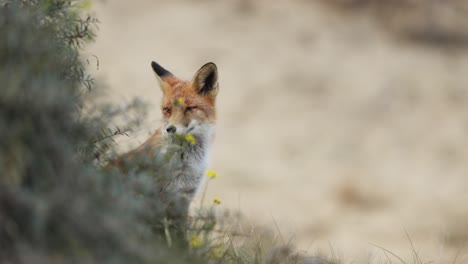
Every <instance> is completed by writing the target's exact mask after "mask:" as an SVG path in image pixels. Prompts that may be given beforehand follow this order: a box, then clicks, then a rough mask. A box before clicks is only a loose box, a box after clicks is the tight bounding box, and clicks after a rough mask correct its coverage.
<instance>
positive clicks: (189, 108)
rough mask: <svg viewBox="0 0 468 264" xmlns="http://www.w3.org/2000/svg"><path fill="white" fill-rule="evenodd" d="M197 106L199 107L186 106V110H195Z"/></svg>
mask: <svg viewBox="0 0 468 264" xmlns="http://www.w3.org/2000/svg"><path fill="white" fill-rule="evenodd" d="M195 108H197V107H195V106H187V107H186V108H185V111H186V112H190V111H193V110H194V109H195Z"/></svg>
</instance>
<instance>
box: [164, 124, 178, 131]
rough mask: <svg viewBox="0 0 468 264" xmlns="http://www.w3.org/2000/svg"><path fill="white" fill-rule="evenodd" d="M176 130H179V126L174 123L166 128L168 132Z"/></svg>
mask: <svg viewBox="0 0 468 264" xmlns="http://www.w3.org/2000/svg"><path fill="white" fill-rule="evenodd" d="M176 130H177V128H176V127H175V126H173V125H172V126H169V127H168V128H166V131H167V133H175V132H176Z"/></svg>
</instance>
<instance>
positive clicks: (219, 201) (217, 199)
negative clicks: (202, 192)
mask: <svg viewBox="0 0 468 264" xmlns="http://www.w3.org/2000/svg"><path fill="white" fill-rule="evenodd" d="M213 203H215V204H221V200H220V199H219V198H217V197H215V198H213Z"/></svg>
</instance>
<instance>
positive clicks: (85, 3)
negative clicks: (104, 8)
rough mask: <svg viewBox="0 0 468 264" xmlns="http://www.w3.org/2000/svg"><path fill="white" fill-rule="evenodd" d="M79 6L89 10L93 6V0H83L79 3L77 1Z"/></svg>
mask: <svg viewBox="0 0 468 264" xmlns="http://www.w3.org/2000/svg"><path fill="white" fill-rule="evenodd" d="M79 6H80V7H81V8H83V9H84V10H90V9H91V7H92V6H93V2H92V1H91V0H83V1H82V2H81V3H79Z"/></svg>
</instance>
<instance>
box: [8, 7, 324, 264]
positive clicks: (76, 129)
mask: <svg viewBox="0 0 468 264" xmlns="http://www.w3.org/2000/svg"><path fill="white" fill-rule="evenodd" d="M85 5H86V2H82V1H75V0H6V1H5V0H4V1H0V61H1V62H2V63H1V65H0V83H1V89H0V139H1V140H0V263H208V262H209V263H218V262H222V263H225V262H228V263H229V262H232V263H264V262H268V263H284V262H289V261H294V262H297V261H298V260H299V256H298V255H297V254H296V253H294V252H293V251H292V250H291V249H290V248H289V247H287V246H278V245H277V244H276V242H275V239H274V237H272V236H271V235H270V234H269V233H268V232H266V233H264V234H268V235H267V236H269V237H270V238H269V239H268V240H262V238H260V237H262V236H264V234H262V232H260V233H257V235H255V234H253V233H252V232H250V231H249V232H247V233H248V234H245V233H244V234H241V233H242V232H241V231H239V230H240V229H242V228H241V226H242V225H241V224H240V223H241V222H240V221H232V220H230V222H227V221H224V220H223V219H227V218H230V219H232V216H229V215H226V214H224V215H218V216H216V210H215V207H216V204H213V205H212V206H207V208H205V209H203V210H202V209H199V210H198V211H197V213H196V214H195V216H193V217H191V218H190V220H189V221H188V222H187V223H184V224H183V225H177V226H174V225H173V223H171V221H177V219H175V220H174V217H172V218H171V217H168V212H169V211H168V208H169V207H168V203H167V201H166V202H163V201H162V199H160V197H159V193H158V182H159V179H158V177H157V175H153V174H152V173H149V172H148V171H153V170H151V168H152V167H158V171H159V172H161V171H163V170H162V169H161V168H163V169H164V168H165V167H166V165H167V164H165V160H164V159H152V160H145V158H144V157H142V158H141V160H138V161H134V162H135V163H136V162H138V163H140V164H139V165H141V164H143V165H144V166H135V168H139V169H138V170H137V169H134V170H129V171H127V172H126V173H125V174H123V173H121V172H119V171H117V170H113V169H110V170H107V169H102V168H101V166H100V162H99V161H102V154H103V153H104V152H106V151H108V150H109V149H111V148H112V144H111V143H112V137H113V136H114V135H120V134H125V133H126V130H120V129H116V130H110V129H108V128H107V127H108V123H109V122H110V120H111V119H112V118H113V117H114V116H118V115H119V114H122V115H123V113H124V112H126V111H128V110H129V108H135V107H137V106H135V105H130V106H128V107H126V108H123V109H119V108H115V107H114V108H113V107H112V106H102V109H98V110H99V111H98V110H96V112H95V113H93V114H91V115H84V114H83V107H82V106H83V105H84V104H85V100H86V99H85V98H87V96H86V95H87V94H89V93H92V92H93V90H94V89H98V87H96V85H95V84H94V80H93V78H92V77H91V76H89V75H88V74H87V73H86V66H87V64H88V63H90V62H89V61H88V60H86V59H84V58H82V57H80V50H81V48H82V47H83V46H84V45H85V44H86V43H87V42H89V41H91V40H93V38H94V36H95V35H94V30H95V29H96V27H97V25H96V23H97V22H98V21H97V20H96V19H94V18H92V17H89V16H86V15H84V14H83V7H85ZM96 113H100V114H96ZM141 168H146V169H147V170H142V169H141ZM148 169H150V170H148ZM171 202H173V203H177V200H172V201H171ZM217 202H218V203H219V201H217ZM177 234H179V235H177ZM262 241H263V242H262ZM268 248H270V249H272V251H270V250H268ZM315 260H319V258H314V261H315Z"/></svg>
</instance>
